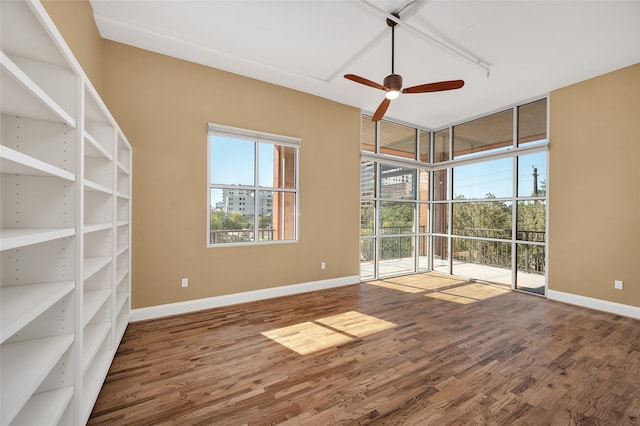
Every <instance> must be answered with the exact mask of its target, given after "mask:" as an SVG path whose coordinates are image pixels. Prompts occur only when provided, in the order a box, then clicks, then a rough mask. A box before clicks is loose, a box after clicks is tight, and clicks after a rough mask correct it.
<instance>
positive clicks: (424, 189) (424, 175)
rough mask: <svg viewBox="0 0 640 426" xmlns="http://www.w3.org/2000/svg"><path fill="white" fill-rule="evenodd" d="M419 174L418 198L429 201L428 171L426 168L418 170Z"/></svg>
mask: <svg viewBox="0 0 640 426" xmlns="http://www.w3.org/2000/svg"><path fill="white" fill-rule="evenodd" d="M418 173H419V174H420V186H419V194H418V200H420V201H429V172H428V171H426V170H418Z"/></svg>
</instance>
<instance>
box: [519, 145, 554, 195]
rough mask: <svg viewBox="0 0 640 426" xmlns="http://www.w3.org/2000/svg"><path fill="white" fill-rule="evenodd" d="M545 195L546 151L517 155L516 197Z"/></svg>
mask: <svg viewBox="0 0 640 426" xmlns="http://www.w3.org/2000/svg"><path fill="white" fill-rule="evenodd" d="M546 195H547V153H546V152H538V153H536V154H529V155H521V156H519V157H518V197H544V196H546Z"/></svg>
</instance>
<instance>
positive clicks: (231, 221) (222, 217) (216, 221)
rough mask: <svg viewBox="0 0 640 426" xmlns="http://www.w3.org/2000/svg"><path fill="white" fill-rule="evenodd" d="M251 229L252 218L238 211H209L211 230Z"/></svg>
mask: <svg viewBox="0 0 640 426" xmlns="http://www.w3.org/2000/svg"><path fill="white" fill-rule="evenodd" d="M236 229H253V218H250V217H244V216H243V215H241V214H240V213H225V212H220V211H212V212H211V230H236Z"/></svg>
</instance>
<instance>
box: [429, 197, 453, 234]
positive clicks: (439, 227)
mask: <svg viewBox="0 0 640 426" xmlns="http://www.w3.org/2000/svg"><path fill="white" fill-rule="evenodd" d="M448 207H449V205H448V204H447V203H438V204H433V206H432V211H431V214H432V215H433V225H432V226H433V228H432V229H433V232H434V233H436V234H446V233H447V232H449V208H448Z"/></svg>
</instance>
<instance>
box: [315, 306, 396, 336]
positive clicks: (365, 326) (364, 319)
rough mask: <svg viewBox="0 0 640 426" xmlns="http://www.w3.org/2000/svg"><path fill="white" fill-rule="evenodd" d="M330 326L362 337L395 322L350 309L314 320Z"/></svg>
mask: <svg viewBox="0 0 640 426" xmlns="http://www.w3.org/2000/svg"><path fill="white" fill-rule="evenodd" d="M316 323H320V324H323V325H327V326H329V327H331V328H335V329H337V330H340V331H342V332H345V333H347V334H351V335H352V336H358V337H363V336H367V335H369V334H373V333H377V332H378V331H382V330H387V329H389V328H393V327H395V326H396V324H394V323H392V322H389V321H385V320H381V319H379V318H376V317H372V316H370V315H365V314H361V313H360V312H355V311H350V312H345V313H343V314H338V315H333V316H330V317H327V318H321V319H319V320H317V321H316Z"/></svg>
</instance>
